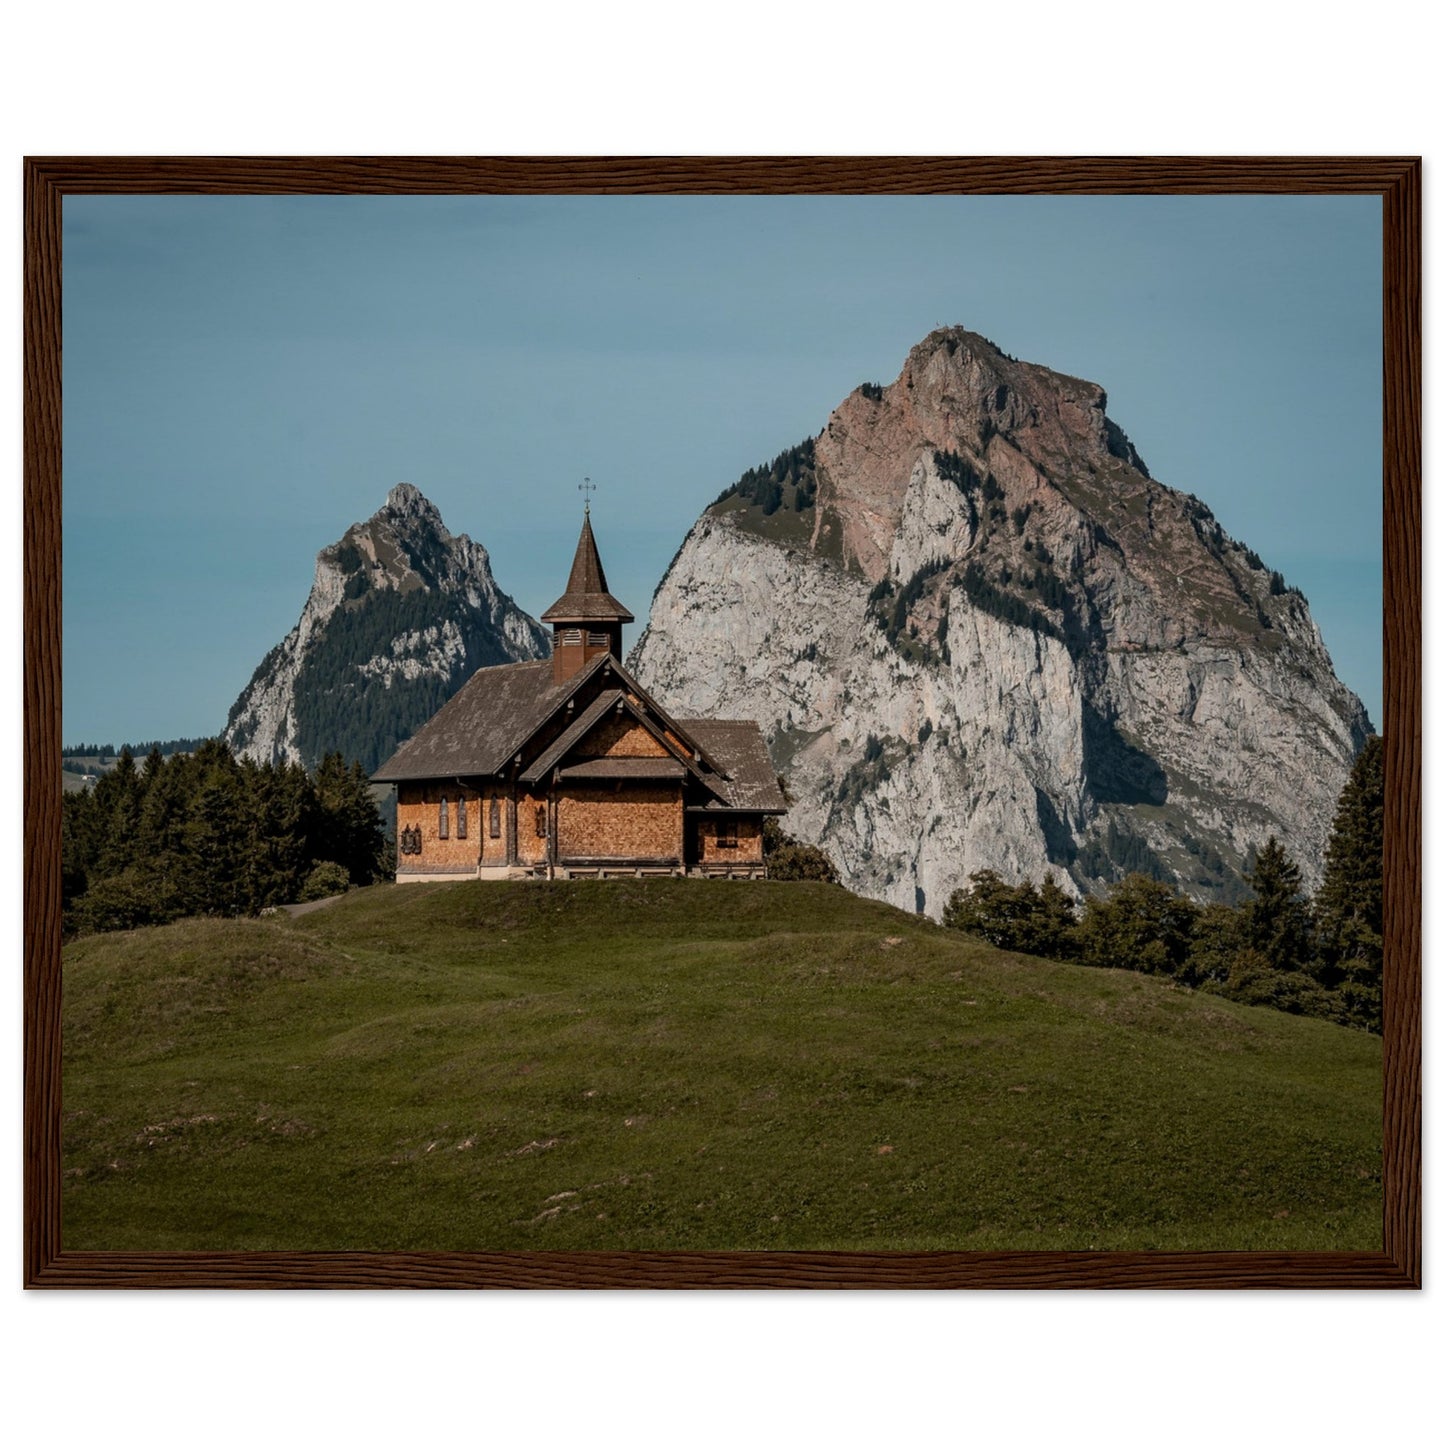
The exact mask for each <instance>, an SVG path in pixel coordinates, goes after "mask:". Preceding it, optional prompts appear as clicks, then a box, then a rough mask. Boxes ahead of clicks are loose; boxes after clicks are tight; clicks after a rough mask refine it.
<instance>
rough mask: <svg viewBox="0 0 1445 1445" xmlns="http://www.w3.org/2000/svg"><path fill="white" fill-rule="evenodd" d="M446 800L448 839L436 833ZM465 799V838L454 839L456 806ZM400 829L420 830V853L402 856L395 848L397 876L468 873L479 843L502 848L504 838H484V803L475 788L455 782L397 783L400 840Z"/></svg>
mask: <svg viewBox="0 0 1445 1445" xmlns="http://www.w3.org/2000/svg"><path fill="white" fill-rule="evenodd" d="M443 798H446V800H447V836H446V837H445V838H442V837H441V836H440V833H439V828H440V822H441V800H442V799H443ZM459 800H464V801H465V804H466V810H467V836H466V837H465V838H458V837H457V804H458V801H459ZM403 828H420V829H421V852H420V853H419V854H418V853H403V852H402V851H401V849H400V846H399V845H398V848H397V855H396V868H397V872H398V873H471V872H474V871H475V870H476V866H477V859H478V858H479V857H480V856H481V849H482V844H483V843H484V842H490V843H491V844H492V846H493V847H494V848H495V847H496V846H497V844H498V843H500V844H501V845H502V847H503V848H505V845H506V839H505V837H504V838H501V839H496V840H493V839H486V838H485V836H484V835H485V833H486V829H487V815H486V804H485V803H484V802H483V801H482V796H481V794H479V793H478V792H477V791H476V789H474V788H465V787H459V786H458V785H457V784H456V783H399V784H397V791H396V831H397V837H398V839H400V836H401V830H402V829H403Z"/></svg>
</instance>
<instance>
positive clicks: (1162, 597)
mask: <svg viewBox="0 0 1445 1445" xmlns="http://www.w3.org/2000/svg"><path fill="white" fill-rule="evenodd" d="M632 664H633V666H634V668H635V669H636V671H637V675H638V677H639V680H640V681H642V682H643V683H644V685H646V686H648V687H649V688H650V689H652V690H654V691H655V692H656V694H657V695H658V697H659V698H660V699H662V700H663V701H664V702H665V703H666V704H667V705H668V706H670V707H674V708H676V709H677V710H678V711H679V712H681V713H688V712H696V713H704V712H707V711H708V710H717V709H719V708H725V709H726V710H727V712H728V713H729V714H730V715H732V716H742V717H752V718H754V719H755V720H756V721H757V722H758V723H759V724H760V725H761V726H762V728H763V731H764V734H765V736H767V737H768V738H769V741H770V744H771V746H772V747H773V750H774V761H775V762H776V763H777V764H778V766H779V767H780V768H781V769H782V770H783V771H784V772H786V773H787V774H788V776H789V779H790V783H791V786H792V790H793V793H794V795H795V797H797V798H798V800H799V801H798V804H797V806H796V807H795V808H794V810H793V811H792V813H790V815H789V828H790V829H791V830H792V831H794V832H796V833H797V834H798V835H799V836H800V837H802V838H804V840H805V841H808V842H813V843H819V844H821V845H822V846H823V847H825V848H826V849H828V851H829V852H830V853H832V854H833V856H834V858H835V860H836V861H837V862H838V863H839V864H840V866H841V868H842V871H843V874H844V877H845V879H847V880H848V881H849V883H850V885H851V886H853V887H855V888H858V889H860V890H861V891H863V892H865V893H869V894H872V895H874V896H878V897H884V898H887V899H889V900H890V901H892V902H895V903H898V904H901V905H902V906H905V907H913V906H918V907H925V908H926V909H927V911H929V912H930V913H934V914H935V915H936V914H937V913H938V912H940V911H941V909H942V907H943V905H944V903H945V902H946V901H947V897H948V894H949V892H951V891H952V889H953V888H955V887H958V886H961V885H962V884H964V883H966V881H967V878H968V875H969V873H971V872H973V871H975V870H977V869H979V868H985V867H992V868H997V869H998V870H999V871H1000V872H1002V873H1003V874H1004V875H1005V876H1006V877H1020V876H1022V877H1032V878H1034V879H1036V880H1037V879H1038V878H1040V877H1041V876H1042V875H1043V873H1044V872H1045V871H1047V870H1049V869H1053V870H1055V871H1056V872H1057V873H1058V874H1059V875H1060V876H1061V877H1064V878H1065V879H1067V880H1071V886H1074V887H1076V888H1078V889H1081V890H1083V891H1088V890H1090V889H1094V888H1098V887H1102V886H1104V885H1106V884H1107V883H1108V882H1110V881H1111V880H1113V879H1115V878H1117V877H1119V876H1122V873H1123V872H1125V871H1131V870H1135V869H1140V870H1143V871H1148V872H1153V873H1154V874H1155V875H1156V876H1160V877H1166V878H1169V879H1171V880H1173V881H1175V882H1177V883H1179V884H1180V885H1181V886H1183V887H1185V888H1186V889H1188V890H1189V891H1190V892H1192V893H1193V894H1194V895H1195V896H1196V897H1199V898H1202V899H1206V900H1207V899H1209V898H1211V897H1227V896H1230V895H1231V894H1237V891H1238V889H1239V888H1240V887H1241V884H1240V874H1241V872H1242V871H1243V870H1244V868H1245V867H1246V866H1247V860H1248V857H1249V854H1250V850H1251V849H1252V848H1255V847H1258V846H1260V845H1262V844H1263V842H1264V841H1265V839H1266V838H1267V837H1268V836H1269V834H1270V833H1275V834H1277V835H1278V836H1279V837H1280V838H1281V840H1283V841H1284V843H1285V845H1286V847H1288V848H1289V849H1290V851H1291V852H1292V853H1293V854H1294V855H1295V857H1296V858H1297V860H1298V861H1299V863H1300V866H1301V869H1302V871H1303V873H1304V875H1305V877H1306V879H1307V880H1312V879H1313V878H1315V877H1316V876H1317V875H1318V872H1319V867H1320V860H1321V858H1322V851H1323V841H1324V837H1325V834H1326V832H1327V830H1328V827H1329V823H1330V819H1331V817H1332V815H1333V809H1334V804H1335V800H1336V798H1337V796H1338V793H1339V789H1340V787H1341V786H1342V785H1343V782H1344V779H1345V777H1346V775H1347V773H1348V770H1349V767H1350V765H1351V762H1352V760H1353V758H1354V756H1355V754H1356V752H1357V751H1358V749H1359V747H1360V746H1361V745H1362V743H1363V741H1364V738H1365V736H1366V735H1367V733H1368V731H1369V722H1368V719H1367V718H1366V717H1365V714H1364V710H1363V708H1362V707H1361V706H1360V703H1359V700H1358V699H1357V698H1356V697H1355V696H1354V695H1353V694H1352V693H1350V692H1349V691H1348V689H1346V688H1345V687H1343V686H1342V685H1341V684H1340V682H1339V681H1338V680H1337V679H1336V678H1335V676H1334V671H1333V667H1332V665H1331V663H1330V659H1329V655H1328V653H1327V652H1326V651H1325V648H1324V645H1323V643H1322V641H1321V640H1320V636H1319V633H1318V631H1317V630H1316V628H1315V625H1314V623H1313V621H1312V620H1311V618H1310V615H1309V607H1308V604H1307V603H1306V601H1305V599H1304V598H1303V596H1301V595H1300V593H1299V592H1298V591H1297V590H1296V589H1294V588H1291V587H1289V586H1288V584H1287V583H1286V582H1285V580H1284V578H1283V577H1281V576H1280V574H1279V573H1278V572H1272V571H1270V570H1269V569H1268V568H1267V567H1266V566H1265V564H1264V562H1263V561H1262V560H1261V559H1260V557H1259V556H1258V555H1257V554H1256V553H1255V552H1253V551H1252V550H1251V549H1250V548H1248V547H1246V546H1244V545H1243V544H1241V543H1239V542H1237V541H1235V540H1234V539H1233V538H1231V537H1229V536H1228V535H1227V534H1226V533H1225V532H1224V531H1223V529H1222V528H1221V527H1220V525H1219V523H1218V522H1217V521H1216V520H1215V518H1214V516H1213V514H1212V513H1211V512H1210V510H1209V508H1208V507H1207V506H1206V505H1205V504H1204V503H1203V502H1202V501H1200V500H1199V499H1198V498H1196V497H1192V496H1189V495H1188V494H1186V493H1182V492H1177V491H1174V490H1172V489H1170V488H1169V487H1167V486H1164V485H1161V484H1160V483H1159V482H1158V481H1156V480H1154V479H1153V478H1152V477H1151V476H1150V474H1149V471H1148V469H1147V468H1146V467H1145V465H1144V463H1143V461H1142V459H1141V458H1140V457H1139V455H1138V453H1137V451H1136V450H1135V448H1134V447H1133V445H1132V444H1131V443H1130V442H1129V439H1128V437H1127V436H1126V435H1125V434H1124V432H1123V430H1122V429H1121V428H1120V427H1119V426H1118V425H1117V423H1115V422H1114V421H1113V420H1112V419H1111V418H1110V417H1109V415H1108V413H1107V397H1106V395H1105V392H1104V389H1103V387H1101V386H1099V385H1097V384H1096V383H1094V382H1091V381H1084V380H1081V379H1079V378H1077V377H1072V376H1068V375H1066V374H1064V373H1062V372H1057V371H1053V370H1051V369H1049V368H1048V367H1045V366H1040V365H1036V364H1032V363H1028V362H1021V361H1018V360H1016V359H1015V358H1013V357H1011V356H1009V355H1007V354H1006V353H1005V352H1003V351H1002V350H1000V349H999V348H998V347H997V346H995V345H994V344H993V343H992V342H991V341H988V340H986V339H985V338H983V337H981V336H978V335H977V334H976V333H973V332H970V331H967V330H965V329H963V328H961V327H945V328H942V329H940V330H937V331H934V332H932V333H930V334H929V335H928V336H927V337H925V338H924V339H923V340H922V341H921V342H919V344H918V345H916V346H915V347H913V349H912V350H911V351H910V352H909V354H908V356H907V358H906V360H905V362H904V365H903V368H902V370H901V371H900V372H899V374H898V376H897V378H896V379H895V380H894V381H892V382H891V383H888V384H886V385H884V384H880V383H872V382H870V383H865V384H864V385H862V386H860V387H858V388H857V389H856V390H855V391H853V392H852V393H851V394H850V395H849V396H847V397H846V398H844V400H843V401H842V402H841V403H840V404H839V406H838V407H837V408H836V409H835V411H834V412H833V414H832V415H831V416H830V417H829V418H828V420H827V423H826V425H825V426H824V427H823V429H822V431H821V432H819V433H818V434H817V435H816V437H815V438H814V439H813V440H810V441H808V442H805V443H803V444H801V445H800V446H797V447H794V448H791V449H790V450H788V451H786V452H784V453H782V454H780V455H779V456H778V457H777V458H775V459H774V460H773V462H772V463H771V464H767V465H763V466H760V467H755V468H753V469H752V470H751V471H749V472H747V473H745V474H744V476H743V477H742V479H741V480H740V481H739V482H738V483H737V484H736V485H734V486H733V487H731V488H728V489H727V490H725V491H724V492H723V493H722V495H721V496H720V497H719V498H718V500H717V501H716V502H715V503H714V504H713V505H712V506H711V507H709V508H708V509H707V510H706V512H704V514H703V516H702V518H701V519H700V520H699V522H698V523H697V525H696V526H695V527H694V528H693V530H692V532H691V533H690V534H689V537H688V539H687V540H686V542H685V543H684V545H683V547H682V549H681V550H680V552H679V554H678V557H677V559H676V560H675V562H674V563H673V565H672V567H671V569H670V570H669V572H668V575H667V576H666V577H665V578H664V579H663V582H662V584H661V585H660V586H659V588H658V592H657V595H656V597H655V599H654V602H653V607H652V614H651V618H650V620H649V624H648V627H647V629H646V631H645V632H644V634H643V636H642V638H641V639H640V640H639V642H638V645H637V647H636V649H635V650H634V652H633V656H632Z"/></svg>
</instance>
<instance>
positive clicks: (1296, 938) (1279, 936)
mask: <svg viewBox="0 0 1445 1445" xmlns="http://www.w3.org/2000/svg"><path fill="white" fill-rule="evenodd" d="M1247 881H1248V883H1249V886H1250V887H1251V888H1252V889H1253V890H1254V897H1253V898H1252V899H1251V900H1250V901H1249V902H1248V903H1246V904H1245V905H1244V907H1243V908H1242V909H1241V910H1240V914H1241V924H1242V928H1241V933H1242V940H1241V941H1242V942H1243V944H1244V945H1245V946H1246V947H1247V948H1252V949H1254V950H1255V951H1256V952H1257V953H1259V954H1260V955H1261V956H1262V957H1264V958H1266V959H1268V960H1269V965H1270V967H1271V968H1278V969H1283V970H1285V971H1287V972H1294V971H1306V972H1308V971H1310V970H1311V968H1312V965H1313V962H1314V960H1313V957H1312V954H1311V948H1310V916H1309V909H1308V907H1307V906H1306V904H1305V901H1304V898H1303V897H1302V896H1301V894H1300V871H1299V867H1298V865H1297V864H1295V863H1294V862H1293V861H1292V860H1291V858H1290V856H1289V854H1287V853H1286V852H1285V851H1284V847H1283V846H1282V844H1281V843H1280V841H1279V839H1278V838H1276V837H1275V836H1274V834H1273V833H1271V834H1270V836H1269V841H1268V842H1267V843H1266V844H1265V845H1264V847H1263V848H1261V849H1260V850H1259V855H1258V856H1257V857H1256V858H1255V860H1254V867H1253V869H1252V870H1251V871H1250V873H1249V876H1248V880H1247Z"/></svg>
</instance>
